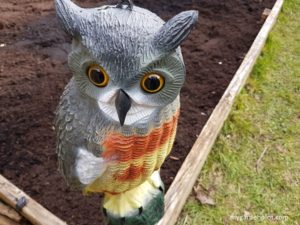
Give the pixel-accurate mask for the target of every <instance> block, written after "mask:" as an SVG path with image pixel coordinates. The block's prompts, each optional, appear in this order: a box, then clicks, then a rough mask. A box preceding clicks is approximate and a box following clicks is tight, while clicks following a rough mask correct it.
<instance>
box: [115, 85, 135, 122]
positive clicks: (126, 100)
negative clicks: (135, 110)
mask: <svg viewBox="0 0 300 225" xmlns="http://www.w3.org/2000/svg"><path fill="white" fill-rule="evenodd" d="M115 106H116V110H117V113H118V117H119V121H120V124H121V126H123V125H124V122H125V118H126V115H127V112H128V111H129V109H130V107H131V99H130V97H129V96H128V94H126V92H125V91H123V90H122V89H120V90H119V91H118V93H117V97H116V100H115Z"/></svg>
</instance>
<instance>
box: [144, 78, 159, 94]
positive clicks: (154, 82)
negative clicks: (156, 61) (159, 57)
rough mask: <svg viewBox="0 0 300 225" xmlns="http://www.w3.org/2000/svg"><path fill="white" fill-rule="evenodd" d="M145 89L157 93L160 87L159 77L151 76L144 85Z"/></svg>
mask: <svg viewBox="0 0 300 225" xmlns="http://www.w3.org/2000/svg"><path fill="white" fill-rule="evenodd" d="M144 85H145V87H146V88H147V89H148V90H150V91H155V90H157V89H158V88H159V86H160V79H159V77H158V76H149V77H148V78H147V79H146V80H145V83H144Z"/></svg>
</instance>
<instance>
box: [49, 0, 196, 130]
mask: <svg viewBox="0 0 300 225" xmlns="http://www.w3.org/2000/svg"><path fill="white" fill-rule="evenodd" d="M125 2H126V1H125ZM55 5H56V11H57V15H58V18H59V21H60V23H61V24H62V26H63V28H64V29H65V31H66V32H67V33H68V34H69V35H71V36H72V38H73V43H72V50H71V52H70V54H69V58H68V62H69V67H70V69H71V71H72V72H73V76H74V81H75V82H74V83H75V85H76V88H77V89H78V90H79V91H80V92H81V93H83V94H84V96H86V97H87V98H90V100H92V101H93V102H95V103H96V104H97V106H98V107H99V109H100V110H101V111H102V112H103V114H104V115H106V116H107V117H108V118H110V119H112V120H114V121H117V122H118V123H120V125H121V126H122V125H123V124H126V125H132V124H134V123H136V122H138V121H140V120H143V119H144V118H147V117H149V116H150V115H151V114H153V112H155V111H156V110H159V109H161V108H163V107H165V106H166V105H168V104H170V103H171V102H173V101H174V100H175V99H176V98H177V97H178V95H179V92H180V89H181V87H182V85H183V83H184V79H185V66H184V62H183V59H182V55H181V50H180V47H179V45H180V43H181V42H182V41H183V40H184V39H185V38H186V37H187V35H188V34H189V33H190V31H191V29H192V27H193V25H194V24H195V22H196V21H197V18H198V12H197V11H185V12H182V13H179V14H178V15H176V16H174V17H173V18H171V19H170V20H169V21H167V22H164V21H163V20H162V19H161V18H160V17H158V16H157V15H156V14H154V13H152V12H150V11H148V10H146V9H143V8H140V7H137V6H131V7H130V6H127V7H126V6H123V5H122V4H119V5H107V6H102V7H99V8H91V9H87V8H81V7H79V6H77V5H76V4H74V3H73V2H72V1H70V0H56V4H55Z"/></svg>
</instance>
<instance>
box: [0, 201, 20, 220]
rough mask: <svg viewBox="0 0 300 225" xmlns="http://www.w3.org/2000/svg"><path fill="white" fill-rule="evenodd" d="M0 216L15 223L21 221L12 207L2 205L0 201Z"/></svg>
mask: <svg viewBox="0 0 300 225" xmlns="http://www.w3.org/2000/svg"><path fill="white" fill-rule="evenodd" d="M0 215H2V216H6V217H8V218H10V219H11V220H14V221H16V222H20V220H21V219H22V217H21V215H20V214H19V213H18V212H16V211H15V210H14V209H13V208H12V207H10V206H8V205H6V204H4V203H3V202H2V201H0Z"/></svg>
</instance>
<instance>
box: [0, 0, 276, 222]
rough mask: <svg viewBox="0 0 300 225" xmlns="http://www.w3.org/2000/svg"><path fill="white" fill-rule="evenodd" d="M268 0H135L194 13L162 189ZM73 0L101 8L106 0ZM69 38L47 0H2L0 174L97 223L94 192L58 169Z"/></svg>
mask: <svg viewBox="0 0 300 225" xmlns="http://www.w3.org/2000/svg"><path fill="white" fill-rule="evenodd" d="M274 1H275V0H226V1H219V0H169V1H163V0H156V1H154V0H153V1H151V0H136V1H135V3H136V5H139V6H142V7H146V8H148V9H150V10H151V11H154V12H156V13H157V14H158V15H160V16H162V17H163V18H164V19H168V18H170V17H171V16H173V15H175V14H177V13H179V12H180V11H183V10H187V9H197V10H199V12H200V18H199V23H198V24H197V26H196V28H195V29H194V30H193V32H192V34H191V35H190V36H189V38H188V40H186V41H185V42H184V43H183V45H182V50H183V55H184V58H185V62H186V66H187V80H186V83H185V86H184V87H183V89H182V92H181V102H182V108H181V117H180V121H179V128H178V134H177V139H176V142H175V146H174V148H173V151H172V153H171V155H172V156H175V157H177V158H179V160H174V159H171V158H169V159H168V160H167V161H166V162H165V164H164V165H163V167H162V170H161V173H162V177H163V180H164V182H165V184H166V186H167V187H169V185H170V184H171V182H172V180H173V178H174V177H175V175H176V173H177V171H178V169H179V168H180V166H181V164H182V162H183V160H184V159H185V157H186V155H187V154H188V152H189V149H190V148H191V147H192V145H193V143H194V141H195V139H196V137H197V135H198V134H199V133H200V131H201V128H202V126H203V125H204V123H205V122H206V120H207V119H208V117H209V115H210V114H211V112H212V110H213V108H214V107H215V105H216V104H217V103H218V101H219V99H220V97H221V95H222V93H223V92H224V90H225V88H226V87H227V85H228V83H229V82H230V80H231V78H232V76H233V75H234V72H235V71H236V70H237V68H238V66H239V64H240V63H241V61H242V59H243V57H244V55H245V53H246V52H247V50H248V48H249V47H250V45H251V43H252V41H253V40H254V38H255V36H256V34H257V32H258V30H259V28H260V27H261V25H262V21H261V16H260V15H261V13H262V11H263V9H264V8H266V7H267V8H271V7H272V5H273V2H274ZM77 2H78V3H81V5H82V6H96V5H98V6H99V5H102V4H103V2H104V1H100V0H90V1H83V0H81V1H77ZM110 2H112V1H110ZM69 43H70V40H69V38H68V37H66V35H65V34H64V33H63V31H62V29H61V28H60V26H59V25H58V23H57V20H56V17H55V14H54V10H53V0H22V1H20V0H0V46H1V47H0V110H1V114H0V142H1V146H0V173H1V174H3V175H4V176H5V177H7V178H8V179H10V180H11V181H12V182H13V183H15V184H16V185H17V186H18V187H20V188H21V189H23V190H24V191H25V192H27V193H28V194H29V195H31V196H32V197H33V198H34V199H36V200H37V201H38V202H40V203H41V204H42V205H43V206H45V207H46V208H48V209H49V210H50V211H52V212H53V213H54V214H56V215H57V216H58V217H60V218H62V219H63V220H66V221H67V222H68V223H69V224H70V225H75V224H76V225H84V224H86V225H96V224H97V225H99V224H103V219H102V218H101V213H100V211H99V209H100V204H101V203H100V197H99V196H95V195H94V196H89V197H84V196H83V195H82V194H81V193H80V192H76V191H72V190H71V189H70V188H69V187H67V186H66V184H65V182H64V181H63V179H62V177H61V176H60V174H59V173H58V171H57V157H56V153H55V132H54V130H53V120H54V111H55V108H56V106H57V104H58V100H59V96H60V95H61V93H62V90H63V88H64V86H65V85H66V83H67V82H68V80H69V79H70V77H71V74H70V71H69V70H68V68H67V65H66V59H67V52H68V50H69V48H70V46H69ZM1 44H2V45H1ZM4 45H5V46H4Z"/></svg>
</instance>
